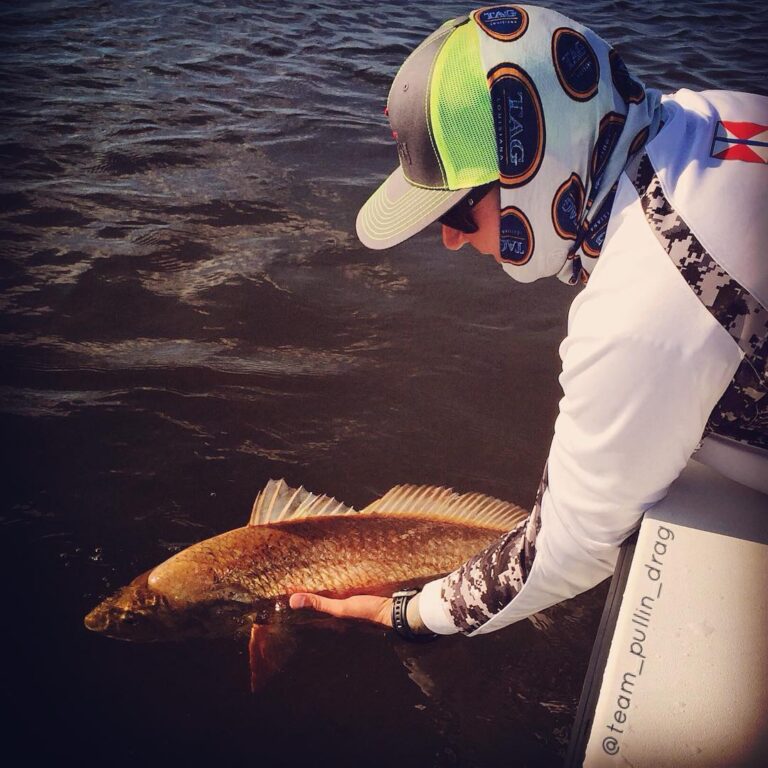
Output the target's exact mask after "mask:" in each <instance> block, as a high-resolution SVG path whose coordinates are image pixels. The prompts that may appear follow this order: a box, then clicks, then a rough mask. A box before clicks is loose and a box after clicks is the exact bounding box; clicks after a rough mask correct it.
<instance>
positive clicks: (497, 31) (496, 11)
mask: <svg viewBox="0 0 768 768" xmlns="http://www.w3.org/2000/svg"><path fill="white" fill-rule="evenodd" d="M472 18H473V19H474V20H475V23H476V24H477V26H478V27H480V29H482V30H483V32H485V34H486V35H488V36H489V37H492V38H493V39H494V40H503V41H504V42H505V43H508V42H509V41H510V40H517V38H518V37H522V36H523V35H524V34H525V30H526V29H528V14H527V13H526V12H525V11H524V10H523V9H522V8H519V7H518V6H516V5H495V6H493V7H492V8H480V9H479V10H477V11H475V12H474V13H473V14H472Z"/></svg>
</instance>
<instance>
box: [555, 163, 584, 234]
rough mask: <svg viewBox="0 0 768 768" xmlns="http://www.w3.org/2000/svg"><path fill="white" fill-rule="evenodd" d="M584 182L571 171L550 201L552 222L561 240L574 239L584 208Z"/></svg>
mask: <svg viewBox="0 0 768 768" xmlns="http://www.w3.org/2000/svg"><path fill="white" fill-rule="evenodd" d="M584 197H585V195H584V184H583V183H582V181H581V179H580V178H579V174H578V173H572V174H571V176H570V178H568V179H566V180H565V181H564V182H563V183H562V184H561V185H560V187H559V188H558V190H557V192H555V197H554V199H553V201H552V224H553V225H554V227H555V232H557V234H558V235H560V237H562V238H563V240H575V239H576V235H577V234H578V232H579V221H580V220H581V214H582V211H583V210H584Z"/></svg>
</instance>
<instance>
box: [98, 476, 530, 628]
mask: <svg viewBox="0 0 768 768" xmlns="http://www.w3.org/2000/svg"><path fill="white" fill-rule="evenodd" d="M473 505H474V507H475V509H474V510H473ZM525 515H526V513H525V511H524V510H522V509H521V508H520V507H515V506H513V505H510V504H506V503H504V502H498V501H496V500H494V499H488V497H483V496H479V495H477V494H472V495H465V496H459V495H458V494H454V493H452V492H451V491H450V490H447V489H437V488H414V487H412V486H398V487H397V488H395V489H393V490H392V491H390V492H389V493H388V494H387V495H386V496H384V497H383V498H382V499H380V500H378V501H377V502H374V503H373V504H371V505H370V506H369V507H367V508H366V509H365V510H362V511H361V512H356V511H355V510H352V509H350V508H348V507H345V506H344V505H341V504H339V503H338V502H336V501H335V500H333V499H328V498H327V497H322V496H321V497H317V496H314V495H312V494H308V493H307V492H306V491H304V490H303V489H298V490H294V489H291V488H288V487H287V486H285V484H284V483H282V481H278V482H274V481H270V484H269V485H268V486H267V487H266V488H265V490H264V491H262V493H261V494H260V496H259V497H258V498H257V500H256V503H255V504H254V511H253V514H252V517H251V522H250V524H249V525H247V526H245V527H243V528H236V529H234V530H231V531H227V532H226V533H222V534H220V535H218V536H214V537H213V538H210V539H206V540H205V541H201V542H199V543H198V544H194V545H192V546H190V547H188V548H187V549H185V550H183V551H182V552H179V553H178V554H176V555H174V556H173V557H171V558H169V559H168V560H166V561H165V562H163V563H161V564H160V565H158V566H156V567H155V568H154V569H152V570H151V571H148V572H147V573H145V574H142V575H141V576H139V577H137V578H136V579H134V580H133V581H132V582H131V583H130V584H128V585H127V586H126V587H124V588H123V589H121V590H119V591H118V592H117V593H116V594H115V595H113V596H111V597H109V598H107V599H106V600H104V602H102V603H101V604H100V605H98V606H97V607H96V608H95V609H94V610H93V611H91V613H89V614H88V616H87V617H86V619H85V624H86V627H88V628H89V629H91V630H94V631H96V632H101V633H102V634H105V635H108V636H110V637H116V638H120V639H126V640H138V641H147V640H171V639H181V638H184V637H191V636H209V637H210V636H217V635H226V634H229V633H232V632H233V631H236V630H237V628H238V627H239V626H243V625H247V626H250V625H251V624H252V623H257V624H271V623H275V622H277V621H285V620H288V619H291V620H295V619H296V617H297V614H296V613H295V612H292V611H289V610H286V608H287V598H288V596H289V595H290V594H291V593H293V592H297V591H302V592H305V591H306V592H317V593H321V594H325V595H329V596H332V597H346V596H348V595H352V594H382V595H388V594H391V592H392V591H393V590H394V589H396V588H398V587H400V586H403V585H405V584H415V585H420V584H423V583H425V582H427V581H429V580H431V579H433V578H436V577H437V576H439V575H441V574H445V573H448V572H450V571H451V570H453V569H454V568H456V567H457V566H459V565H460V564H461V563H462V562H464V561H465V560H466V559H467V558H468V557H470V556H471V555H473V554H475V553H476V552H478V551H480V550H481V549H483V548H484V547H486V546H487V545H488V544H490V543H491V542H492V541H494V540H495V539H496V538H497V537H498V536H499V535H500V534H501V533H503V532H504V531H506V530H509V528H510V527H512V525H514V524H515V523H516V522H518V521H519V520H522V519H524V517H525Z"/></svg>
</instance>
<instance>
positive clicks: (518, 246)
mask: <svg viewBox="0 0 768 768" xmlns="http://www.w3.org/2000/svg"><path fill="white" fill-rule="evenodd" d="M500 242H501V247H500V255H501V260H502V261H503V262H505V263H507V264H515V265H516V266H518V267H519V266H522V265H523V264H525V263H526V262H528V261H530V258H531V256H532V255H533V246H534V242H533V229H531V223H530V222H529V221H528V218H527V216H526V215H525V214H524V213H523V212H522V211H521V210H520V209H519V208H515V207H514V206H513V205H511V206H509V207H507V208H503V209H502V211H501V223H500Z"/></svg>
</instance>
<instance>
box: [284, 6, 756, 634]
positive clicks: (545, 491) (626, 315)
mask: <svg viewBox="0 0 768 768" xmlns="http://www.w3.org/2000/svg"><path fill="white" fill-rule="evenodd" d="M388 115H389V118H390V122H391V125H392V129H393V137H394V138H395V141H396V142H397V148H398V154H399V160H400V167H399V168H398V169H397V170H396V171H395V172H394V173H393V174H392V175H391V176H390V177H389V178H388V179H387V180H386V181H385V182H384V184H383V185H382V186H381V187H380V189H379V190H378V191H377V192H376V193H375V194H374V195H373V196H372V197H371V199H370V200H369V201H368V202H367V203H366V204H365V206H364V207H363V209H362V210H361V211H360V214H359V216H358V222H357V229H358V235H359V237H360V239H361V240H362V242H363V243H364V244H365V245H367V246H369V247H371V248H375V249H379V248H387V247H390V246H393V245H396V244H397V243H400V242H402V241H404V240H406V239H407V238H408V237H410V236H412V235H413V234H415V233H416V232H418V231H420V230H421V229H423V228H424V227H425V226H427V225H428V224H430V223H431V222H434V221H436V220H439V221H440V222H441V223H442V238H443V243H444V244H445V246H446V247H447V248H449V249H452V250H453V249H456V248H460V247H462V246H463V245H464V244H465V243H469V244H470V245H472V246H473V247H474V248H476V249H477V250H478V251H480V252H481V253H485V254H489V255H491V256H493V257H494V258H495V259H496V260H497V261H498V262H499V263H500V264H501V266H502V268H503V269H504V271H505V272H507V273H508V274H509V275H510V276H512V277H513V278H514V279H517V280H519V281H521V282H531V281H533V280H536V279H538V278H540V277H549V276H553V275H557V276H558V277H559V278H560V279H561V280H564V281H565V282H567V283H569V284H572V285H574V284H577V283H587V287H586V288H585V289H584V290H583V291H582V292H581V293H580V294H579V295H578V296H577V297H576V299H575V300H574V302H573V305H572V307H571V310H570V313H569V329H568V336H567V338H566V339H565V341H564V342H563V344H562V345H561V348H560V354H561V358H562V361H563V372H562V375H561V377H560V383H561V385H562V387H563V391H564V398H563V400H562V401H561V403H560V414H559V416H558V419H557V422H556V425H555V435H554V438H553V442H552V447H551V450H550V455H549V459H548V462H547V467H546V468H545V471H544V476H543V479H542V483H541V486H540V489H539V493H538V495H537V499H536V503H535V505H534V508H533V511H532V513H531V515H530V517H529V518H528V520H527V521H526V522H524V523H523V524H521V525H520V526H518V527H517V528H515V529H514V530H513V531H510V532H509V533H508V534H507V535H505V536H503V537H502V538H501V539H500V540H499V541H498V542H496V543H495V544H493V545H491V546H490V547H488V549H486V550H485V551H484V552H481V553H479V554H478V555H476V556H475V557H473V558H471V559H470V560H469V561H468V562H467V563H465V564H464V565H462V566H461V567H460V568H458V569H457V570H456V571H455V572H454V573H452V574H449V575H448V576H446V577H445V578H443V579H438V580H436V581H433V582H431V583H429V584H427V585H426V586H425V587H424V589H423V591H422V592H421V594H420V595H415V596H414V595H413V594H412V593H408V594H405V595H397V596H396V597H395V598H394V601H393V600H392V599H389V598H387V599H385V598H378V597H371V596H357V597H352V598H349V599H347V600H338V601H337V600H329V599H327V598H322V597H319V596H316V595H307V594H296V595H293V596H292V598H291V606H292V607H293V608H301V607H311V608H315V609H317V610H322V611H326V612H328V613H330V614H332V615H336V616H345V617H354V618H364V619H368V620H372V621H378V622H380V623H382V624H385V625H387V626H390V625H392V624H394V626H395V629H396V630H397V631H398V633H399V634H401V635H402V636H403V637H405V638H407V639H418V635H421V634H424V635H427V634H437V635H440V634H451V633H454V632H463V633H465V634H468V635H474V634H482V633H485V632H489V631H493V630H495V629H498V628H500V627H503V626H506V625H507V624H509V623H511V622H514V621H517V620H519V619H521V618H524V617H526V616H528V615H530V614H532V613H535V612H536V611H539V610H542V609H544V608H546V607H548V606H550V605H553V604H554V603H557V602H560V601H562V600H564V599H567V598H569V597H572V596H574V595H576V594H578V593H580V592H582V591H585V590H587V589H589V588H590V587H592V586H594V585H595V584H597V583H598V582H599V581H601V580H602V579H604V578H605V577H607V576H609V575H610V574H611V573H612V571H613V568H614V565H615V561H616V556H617V552H618V547H619V545H620V544H621V542H622V541H623V540H624V539H625V538H626V537H627V536H628V535H629V534H630V533H631V532H632V531H633V530H634V529H636V528H637V526H638V525H639V522H640V520H641V518H642V515H643V514H644V512H645V510H647V509H648V508H649V507H650V506H652V505H653V504H655V503H657V502H658V501H659V500H661V499H662V498H663V497H664V496H665V494H666V492H667V489H668V488H669V486H670V484H671V483H672V482H673V481H674V480H675V479H676V478H677V476H678V475H679V474H680V472H681V471H682V469H683V468H684V467H685V465H686V463H687V461H688V459H689V458H690V457H691V455H692V454H693V453H694V452H695V451H696V450H697V448H698V447H699V445H700V443H701V441H702V437H703V436H705V435H707V436H709V437H708V438H707V440H706V441H705V445H704V448H703V449H702V451H701V453H700V454H699V455H700V456H706V455H709V456H710V457H713V456H714V458H715V459H718V461H719V466H720V468H721V469H723V471H725V472H726V473H729V474H731V475H732V476H734V477H736V479H739V480H741V481H742V482H747V483H748V484H751V485H753V486H755V487H758V488H760V489H761V490H764V491H768V488H766V487H765V486H766V483H767V482H768V480H766V478H768V471H766V467H767V466H768V465H767V464H765V463H762V464H761V463H760V462H762V461H764V460H765V457H766V456H768V385H767V383H766V382H767V379H768V376H767V375H766V371H767V368H768V312H766V300H768V270H767V269H766V268H765V260H764V259H762V260H760V259H758V254H760V253H762V252H763V249H764V243H765V242H767V241H768V223H767V221H768V217H766V216H765V214H764V212H763V211H762V209H761V207H762V206H763V203H762V202H761V201H764V200H765V196H766V192H768V167H766V162H767V161H768V100H766V99H765V98H762V97H757V96H751V95H748V94H739V93H730V92H716V91H708V92H704V93H701V94H696V93H692V92H690V91H686V90H683V91H680V92H678V93H677V94H674V95H673V96H670V97H664V98H663V99H662V97H661V95H660V94H659V93H658V92H657V91H654V90H652V89H646V88H645V87H644V86H643V85H642V84H641V83H640V82H638V81H637V80H635V79H634V78H633V77H632V76H631V74H630V73H629V72H628V71H627V69H626V67H625V66H624V64H623V62H622V61H621V59H620V58H619V56H618V54H617V53H616V52H615V51H614V50H613V49H612V48H611V47H610V46H609V45H608V44H607V43H605V42H604V41H603V40H601V39H600V38H599V37H598V36H597V35H595V34H594V33H593V32H592V31H591V30H589V29H587V28H585V27H583V26H582V25H580V24H578V23H577V22H575V21H573V20H571V19H568V18H567V17H565V16H562V15H561V14H558V13H556V12H554V11H550V10H547V9H543V8H537V7H534V6H513V5H503V6H494V7H491V8H484V9H479V10H477V11H473V12H472V13H470V14H469V15H468V16H466V17H463V18H460V19H455V20H453V21H450V22H447V23H446V24H445V25H443V26H442V27H441V28H440V29H438V30H437V31H436V32H435V33H434V34H433V35H431V36H430V37H429V38H427V39H426V40H425V41H424V42H423V43H422V44H421V45H420V46H419V48H417V49H416V51H414V52H413V53H412V54H411V56H409V57H408V59H407V60H406V62H405V63H404V64H403V66H402V67H401V69H400V71H399V72H398V74H397V76H396V78H395V80H394V82H393V84H392V88H391V91H390V95H389V100H388ZM715 436H719V437H715ZM723 456H724V457H725V459H724V460H722V457H723ZM755 462H756V463H755ZM750 466H752V467H754V468H755V469H754V470H752V471H750V470H749V467H750ZM745 468H746V469H745Z"/></svg>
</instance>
